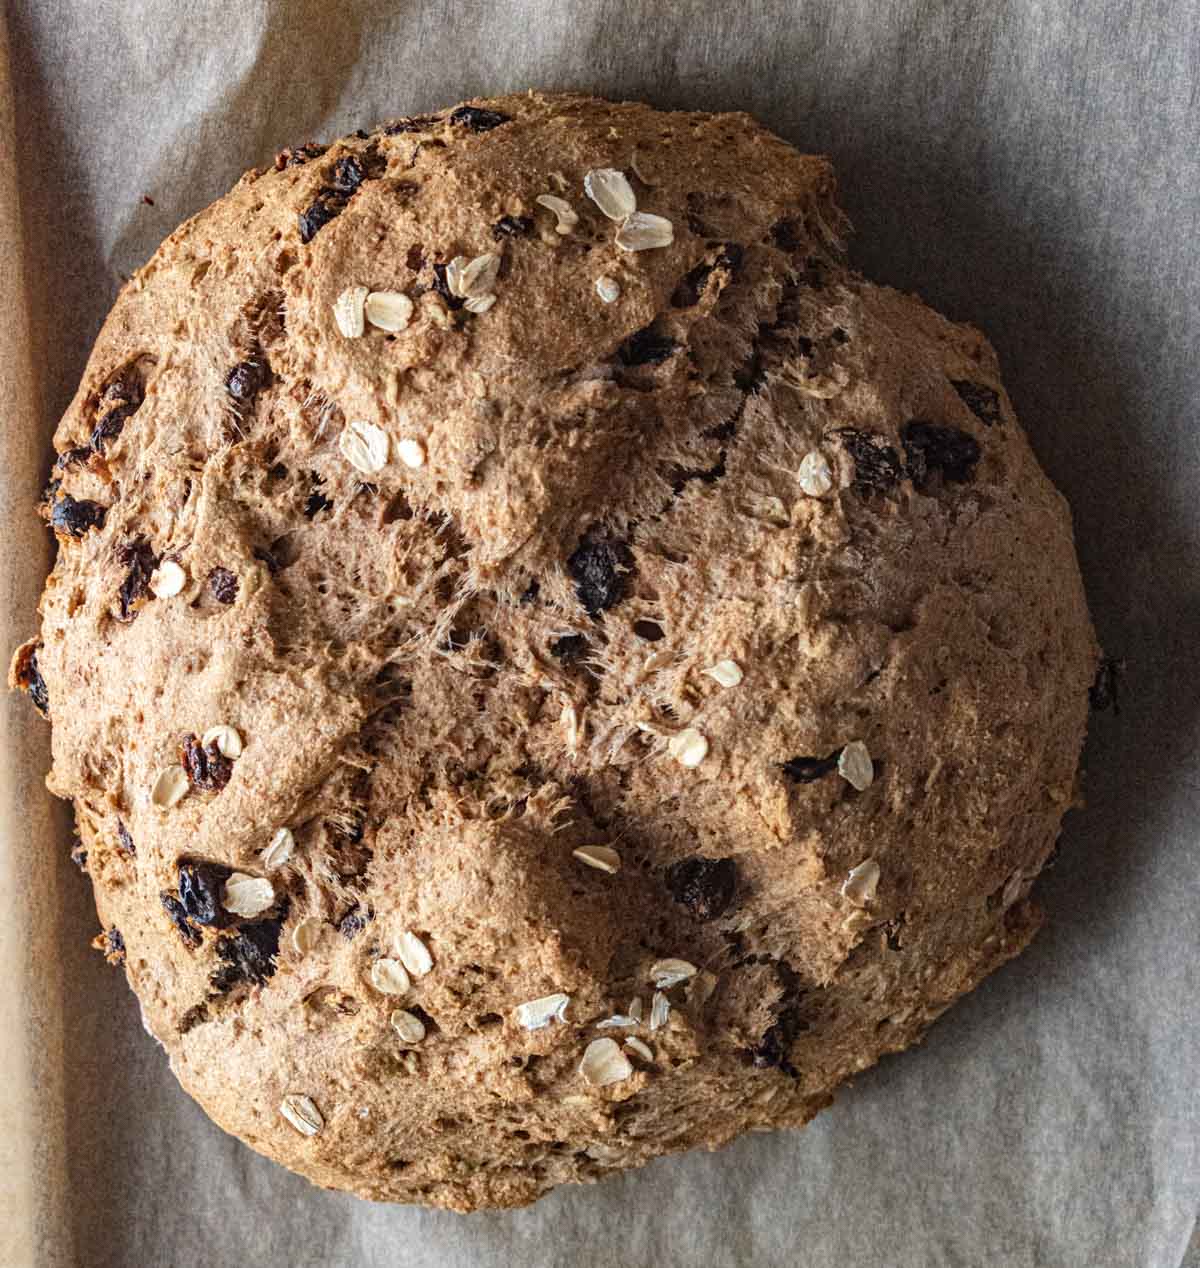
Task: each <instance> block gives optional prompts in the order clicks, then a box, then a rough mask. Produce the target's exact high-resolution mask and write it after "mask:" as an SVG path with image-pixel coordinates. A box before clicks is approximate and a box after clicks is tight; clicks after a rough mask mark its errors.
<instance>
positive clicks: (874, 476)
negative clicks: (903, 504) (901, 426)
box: [834, 427, 901, 494]
mask: <svg viewBox="0 0 1200 1268" xmlns="http://www.w3.org/2000/svg"><path fill="white" fill-rule="evenodd" d="M834 435H835V436H837V438H838V439H839V440H840V441H841V442H842V445H843V447H844V448H845V450H846V452H847V453H848V454H849V455H850V457H851V458H853V460H854V487H855V489H856V490H857V491H858V492H859V493H862V494H871V493H888V492H890V491H891V490H892V489H894V488H895V487H896V485H897V484H899V482H900V474H901V471H900V456H899V455H898V454H897V453H896V451H895V449H893V448H892V446H891V445H889V444H888V443H887V442H886V441H885V440H884V439H883V437H882V436H876V435H875V434H874V433H872V432H866V431H859V430H858V429H857V428H854V427H842V428H839V429H838V430H837V431H835V432H834Z"/></svg>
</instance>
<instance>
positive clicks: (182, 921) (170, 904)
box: [159, 894, 200, 947]
mask: <svg viewBox="0 0 1200 1268" xmlns="http://www.w3.org/2000/svg"><path fill="white" fill-rule="evenodd" d="M159 899H160V901H161V902H162V905H163V909H164V910H165V911H166V913H167V915H168V916H170V917H171V923H172V924H173V925H174V926H175V928H176V929H177V930H178V931H179V936H180V937H181V938H182V939H183V940H184V942H185V943H187V945H188V946H189V947H198V946H199V945H200V931H199V930H198V929H197V928H196V927H195V926H194V925H193V924H192V922H191V921H190V920H189V919H188V913H187V908H186V907H185V906H184V905H183V903H181V902H180V901H179V899H178V898H176V897H175V896H174V895H173V894H159Z"/></svg>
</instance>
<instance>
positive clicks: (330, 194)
mask: <svg viewBox="0 0 1200 1268" xmlns="http://www.w3.org/2000/svg"><path fill="white" fill-rule="evenodd" d="M345 205H346V202H345V199H344V198H343V197H342V196H341V195H340V194H338V193H337V191H336V190H332V189H322V190H319V191H318V192H317V196H316V197H315V198H314V199H313V200H312V202H311V203H309V205H308V207H307V208H306V209H305V210H304V211H302V212H301V213H300V216H299V225H300V241H301V242H311V241H312V240H313V238H315V237H316V236H317V234H318V233H319V232H320V230H322V229H323V228H324V227H325V226H326V225H327V224H328V223H329V222H330V221H331V220H333V219H334V218H335V217H336V216H339V215H340V214H341V213H342V211H343V209H344V208H345Z"/></svg>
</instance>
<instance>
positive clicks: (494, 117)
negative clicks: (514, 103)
mask: <svg viewBox="0 0 1200 1268" xmlns="http://www.w3.org/2000/svg"><path fill="white" fill-rule="evenodd" d="M450 122H451V123H452V124H454V125H455V126H456V127H459V128H467V129H469V130H470V131H471V132H490V131H491V130H492V129H493V128H498V127H499V126H500V125H501V124H502V123H511V122H512V116H511V115H507V114H501V113H500V111H499V110H484V109H483V108H482V107H480V106H459V108H458V109H457V110H455V111H453V112H452V113H451V115H450Z"/></svg>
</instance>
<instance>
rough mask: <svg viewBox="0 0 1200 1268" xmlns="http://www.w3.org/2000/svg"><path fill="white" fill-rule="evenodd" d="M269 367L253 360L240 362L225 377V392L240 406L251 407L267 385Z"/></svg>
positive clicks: (262, 362)
mask: <svg viewBox="0 0 1200 1268" xmlns="http://www.w3.org/2000/svg"><path fill="white" fill-rule="evenodd" d="M266 381H267V366H266V363H265V362H264V361H260V360H258V359H257V358H251V359H250V360H248V361H239V362H238V363H237V365H235V366H234V367H233V369H232V370H230V371H229V373H228V374H227V375H226V376H225V391H226V392H228V393H229V395H230V396H231V397H232V398H233V399H234V400H235V401H236V402H237V403H238V404H239V405H249V404H250V402H251V401H252V400H254V398H255V397H256V396H257V395H258V393H259V392H260V391H261V390H262V389H263V387H264V386H265V385H266Z"/></svg>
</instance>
